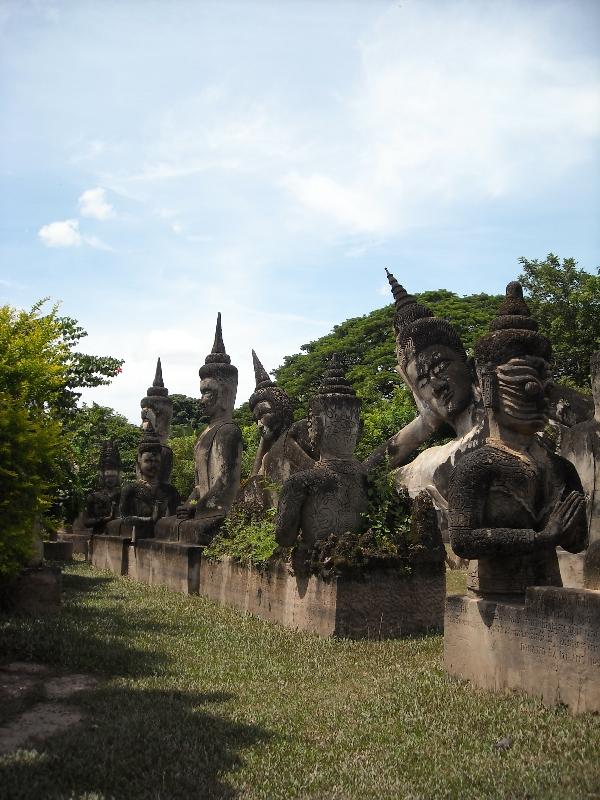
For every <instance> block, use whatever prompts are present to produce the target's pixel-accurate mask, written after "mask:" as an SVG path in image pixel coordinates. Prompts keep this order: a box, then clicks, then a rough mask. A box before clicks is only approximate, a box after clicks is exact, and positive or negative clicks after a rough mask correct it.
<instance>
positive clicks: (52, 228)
mask: <svg viewBox="0 0 600 800" xmlns="http://www.w3.org/2000/svg"><path fill="white" fill-rule="evenodd" d="M38 236H39V237H40V239H41V240H42V242H43V243H44V244H45V245H46V247H79V246H80V245H81V243H82V242H83V237H82V236H81V233H80V232H79V220H77V219H65V220H62V222H50V223H49V224H48V225H42V227H41V228H40V229H39V231H38Z"/></svg>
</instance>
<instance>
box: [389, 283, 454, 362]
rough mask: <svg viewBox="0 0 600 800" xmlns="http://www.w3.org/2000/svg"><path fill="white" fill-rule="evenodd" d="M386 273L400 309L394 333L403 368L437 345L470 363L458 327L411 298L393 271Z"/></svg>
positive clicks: (398, 309) (397, 311)
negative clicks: (418, 355)
mask: <svg viewBox="0 0 600 800" xmlns="http://www.w3.org/2000/svg"><path fill="white" fill-rule="evenodd" d="M385 272H386V275H387V279H388V281H389V284H390V286H391V287H392V294H393V295H394V305H395V307H396V313H395V314H394V330H395V332H396V345H397V350H398V360H399V362H400V366H401V367H403V368H404V367H405V366H406V363H407V361H408V360H409V358H410V357H412V356H413V355H414V354H415V353H418V352H419V351H421V350H424V349H425V348H426V347H429V346H431V345H435V344H443V345H446V346H447V347H450V348H452V350H454V351H455V352H457V353H458V354H459V355H460V356H461V358H463V359H464V360H465V361H466V359H467V354H466V352H465V348H464V347H463V344H462V342H461V340H460V336H459V335H458V333H457V331H456V329H455V328H454V326H453V325H451V323H450V322H448V321H447V320H445V319H440V318H439V317H435V316H434V314H433V312H432V311H431V309H429V308H427V307H426V306H424V305H422V304H421V303H419V302H418V301H417V300H416V299H415V298H414V297H413V296H412V295H411V294H409V293H408V292H407V291H406V289H405V288H404V287H403V286H401V285H400V284H399V283H398V281H397V280H396V278H395V277H394V276H393V275H392V273H391V272H390V271H389V270H387V269H386V271H385Z"/></svg>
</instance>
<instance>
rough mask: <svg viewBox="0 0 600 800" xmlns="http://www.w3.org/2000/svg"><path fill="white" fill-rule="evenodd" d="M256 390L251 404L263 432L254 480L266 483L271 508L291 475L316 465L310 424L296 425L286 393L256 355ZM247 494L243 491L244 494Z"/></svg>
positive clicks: (254, 356)
mask: <svg viewBox="0 0 600 800" xmlns="http://www.w3.org/2000/svg"><path fill="white" fill-rule="evenodd" d="M252 360H253V363H254V375H255V378H256V389H255V390H254V393H253V394H252V395H251V397H250V400H249V405H250V410H251V411H252V413H253V415H254V419H255V420H256V424H257V426H258V429H259V432H260V442H259V445H258V449H257V452H256V458H255V460H254V466H253V469H252V475H251V478H252V477H259V478H263V479H264V483H265V484H266V486H267V487H268V488H267V492H268V494H269V497H270V505H277V490H276V488H275V487H276V486H281V485H282V484H283V483H284V481H286V480H287V479H288V478H289V477H290V475H293V474H294V473H295V472H298V471H299V470H301V469H309V468H310V467H312V466H313V465H314V458H313V457H312V454H311V452H309V448H310V445H309V443H308V424H307V421H306V420H300V421H299V422H293V416H292V404H291V402H290V399H289V397H288V395H287V394H286V392H285V391H284V390H283V389H281V388H280V387H279V386H277V385H276V384H275V383H274V382H273V381H272V380H271V379H270V378H269V375H268V373H267V371H266V370H265V368H264V367H263V365H262V364H261V363H260V361H259V359H258V356H257V355H256V353H255V352H254V350H253V351H252ZM242 491H243V490H242Z"/></svg>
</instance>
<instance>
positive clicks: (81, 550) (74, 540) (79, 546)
mask: <svg viewBox="0 0 600 800" xmlns="http://www.w3.org/2000/svg"><path fill="white" fill-rule="evenodd" d="M91 536H92V534H91V533H69V532H68V531H59V532H58V541H59V542H70V543H71V544H72V545H73V553H77V554H79V555H83V556H85V557H86V558H87V555H88V550H89V546H90V539H91Z"/></svg>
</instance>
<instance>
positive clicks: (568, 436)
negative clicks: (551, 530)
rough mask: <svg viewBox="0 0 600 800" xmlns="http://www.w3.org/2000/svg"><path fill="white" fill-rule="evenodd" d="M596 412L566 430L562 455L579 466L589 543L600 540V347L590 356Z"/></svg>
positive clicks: (576, 466) (562, 443) (563, 436)
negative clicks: (585, 504)
mask: <svg viewBox="0 0 600 800" xmlns="http://www.w3.org/2000/svg"><path fill="white" fill-rule="evenodd" d="M590 371H591V375H592V395H593V398H594V416H593V417H592V419H589V420H587V421H586V422H580V423H579V424H578V425H574V426H573V427H572V428H568V429H567V430H565V431H564V433H563V435H562V441H561V455H562V456H564V457H565V458H567V459H568V460H569V461H570V462H571V463H572V464H574V466H575V468H576V469H577V473H578V474H579V477H580V479H581V484H582V486H583V491H584V493H585V496H586V500H587V519H588V531H589V543H590V545H591V544H593V542H596V541H600V350H598V351H597V352H596V353H594V355H593V356H592V357H591V359H590Z"/></svg>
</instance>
